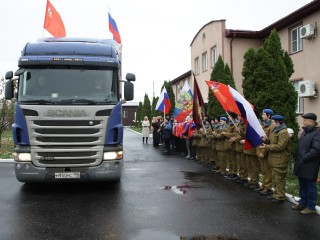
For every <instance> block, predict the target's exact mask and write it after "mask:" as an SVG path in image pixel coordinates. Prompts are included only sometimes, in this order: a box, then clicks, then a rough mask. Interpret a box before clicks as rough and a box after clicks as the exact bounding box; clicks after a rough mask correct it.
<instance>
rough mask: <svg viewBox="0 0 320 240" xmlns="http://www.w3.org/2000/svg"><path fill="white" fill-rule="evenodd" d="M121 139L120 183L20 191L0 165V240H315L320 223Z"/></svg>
mask: <svg viewBox="0 0 320 240" xmlns="http://www.w3.org/2000/svg"><path fill="white" fill-rule="evenodd" d="M124 136H125V137H124V145H125V151H124V172H123V176H122V179H121V182H119V183H103V184H101V183H100V184H97V183H88V184H83V183H79V184H77V183H74V184H65V183H61V184H23V183H20V182H18V181H17V180H16V179H15V176H14V172H13V166H12V163H1V164H0V239H32V240H34V239H124V240H127V239H130V240H131V239H133V240H151V239H159V240H171V239H172V240H178V239H180V240H191V239H192V240H200V239H201V240H205V239H206V240H216V239H219V240H226V239H229V240H231V239H232V240H236V239H243V240H249V239H259V240H263V239H268V240H269V239H274V240H276V239H281V240H282V239H290V240H294V239H303V240H305V239H308V240H309V239H311V240H313V239H315V240H316V239H317V240H319V239H320V216H318V215H313V216H303V215H301V214H300V213H299V212H296V211H293V210H291V208H290V207H291V203H289V202H285V203H281V204H279V203H272V202H271V201H270V200H267V199H266V198H265V197H262V196H260V195H259V194H257V193H256V192H254V191H253V190H249V189H248V188H246V187H244V186H242V185H238V184H236V183H235V182H234V181H231V180H228V179H226V178H224V177H222V176H220V175H216V174H214V173H212V172H211V171H210V170H209V169H208V168H206V167H204V166H202V165H200V164H198V163H197V162H195V161H193V160H190V159H185V158H182V157H180V156H178V155H176V154H170V155H168V154H164V153H162V151H161V149H155V148H154V147H153V146H152V143H150V142H152V141H150V140H152V139H150V140H149V144H148V145H146V144H142V139H141V136H140V135H139V134H136V133H134V132H131V131H129V130H125V134H124Z"/></svg>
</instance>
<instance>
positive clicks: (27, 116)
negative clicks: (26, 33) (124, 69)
mask: <svg viewBox="0 0 320 240" xmlns="http://www.w3.org/2000/svg"><path fill="white" fill-rule="evenodd" d="M18 67H19V68H18V70H17V71H16V72H15V73H13V72H12V71H9V72H7V73H6V79H7V80H8V81H7V82H6V85H5V98H6V99H12V100H13V101H14V105H15V106H14V108H15V110H14V114H15V116H14V123H13V126H12V129H13V140H14V145H15V146H14V152H13V154H12V155H13V158H14V168H15V175H16V178H17V179H18V180H19V181H21V182H50V181H53V182H57V181H108V180H112V181H118V180H120V178H121V174H122V168H123V125H122V104H123V103H124V102H125V101H130V100H132V99H133V95H134V93H133V92H134V86H133V83H132V82H133V81H135V75H134V74H132V73H128V74H127V75H126V80H122V77H121V51H120V49H119V46H118V45H117V43H116V42H115V41H113V40H103V39H80V38H46V39H40V40H38V41H36V42H33V43H27V44H26V45H25V47H24V48H23V50H22V53H21V57H20V58H19V62H18Z"/></svg>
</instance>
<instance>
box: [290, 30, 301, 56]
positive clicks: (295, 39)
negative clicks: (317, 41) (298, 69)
mask: <svg viewBox="0 0 320 240" xmlns="http://www.w3.org/2000/svg"><path fill="white" fill-rule="evenodd" d="M301 27H302V26H298V27H296V28H293V29H291V53H296V52H299V51H302V38H300V28H301Z"/></svg>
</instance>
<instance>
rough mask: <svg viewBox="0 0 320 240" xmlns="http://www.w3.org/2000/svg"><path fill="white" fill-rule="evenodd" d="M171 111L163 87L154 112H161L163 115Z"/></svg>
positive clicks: (167, 96)
mask: <svg viewBox="0 0 320 240" xmlns="http://www.w3.org/2000/svg"><path fill="white" fill-rule="evenodd" d="M170 109H171V102H170V99H169V95H168V93H167V90H166V87H163V89H162V91H161V93H160V97H159V99H158V102H157V105H156V110H157V111H161V112H163V113H164V114H168V113H169V111H170Z"/></svg>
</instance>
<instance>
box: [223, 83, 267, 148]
mask: <svg viewBox="0 0 320 240" xmlns="http://www.w3.org/2000/svg"><path fill="white" fill-rule="evenodd" d="M228 87H229V91H230V93H231V95H232V97H233V98H234V100H235V102H236V104H237V106H238V108H239V110H240V113H241V116H242V117H243V119H244V121H245V123H246V125H247V130H246V141H245V144H244V149H250V148H252V147H257V146H259V145H260V144H261V143H262V139H261V137H262V136H266V134H265V132H264V131H263V129H262V127H261V124H260V122H259V120H258V118H257V116H256V114H255V113H254V111H253V109H252V106H251V104H250V103H249V102H248V101H247V100H246V99H245V98H244V97H243V96H242V95H241V94H240V93H238V92H237V91H236V90H235V89H233V88H232V87H230V86H228Z"/></svg>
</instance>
